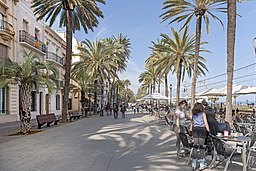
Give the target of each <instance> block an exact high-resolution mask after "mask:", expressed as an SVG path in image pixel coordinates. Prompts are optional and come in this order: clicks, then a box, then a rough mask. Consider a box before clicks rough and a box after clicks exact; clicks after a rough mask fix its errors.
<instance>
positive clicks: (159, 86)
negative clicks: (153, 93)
mask: <svg viewBox="0 0 256 171" xmlns="http://www.w3.org/2000/svg"><path fill="white" fill-rule="evenodd" d="M160 91H161V77H159V80H158V93H160Z"/></svg>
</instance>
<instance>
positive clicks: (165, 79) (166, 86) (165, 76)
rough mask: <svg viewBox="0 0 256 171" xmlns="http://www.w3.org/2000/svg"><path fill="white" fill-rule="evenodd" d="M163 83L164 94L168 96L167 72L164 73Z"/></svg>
mask: <svg viewBox="0 0 256 171" xmlns="http://www.w3.org/2000/svg"><path fill="white" fill-rule="evenodd" d="M164 84H165V96H166V97H168V78H167V74H165V75H164Z"/></svg>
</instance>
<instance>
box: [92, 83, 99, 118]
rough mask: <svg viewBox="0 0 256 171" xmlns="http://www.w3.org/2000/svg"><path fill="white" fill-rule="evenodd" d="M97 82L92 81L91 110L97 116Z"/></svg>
mask: <svg viewBox="0 0 256 171" xmlns="http://www.w3.org/2000/svg"><path fill="white" fill-rule="evenodd" d="M97 86H98V85H97V80H95V81H94V108H93V114H94V115H96V114H97V100H98V97H97V96H98V92H97V91H98V89H97Z"/></svg>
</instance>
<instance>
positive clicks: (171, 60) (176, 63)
mask: <svg viewBox="0 0 256 171" xmlns="http://www.w3.org/2000/svg"><path fill="white" fill-rule="evenodd" d="M171 32H172V36H173V38H171V37H170V36H169V35H167V34H161V37H162V39H163V40H162V41H163V42H164V45H156V46H155V50H156V51H160V52H163V53H168V55H166V56H163V57H162V58H160V59H159V60H158V62H157V63H156V65H160V66H164V67H166V69H170V70H172V71H173V73H175V74H176V78H177V88H176V106H177V104H178V102H179V97H180V83H181V80H183V79H184V76H185V73H187V74H188V76H189V77H190V76H191V73H192V70H193V69H194V65H193V64H194V61H195V59H194V53H195V42H196V37H195V36H194V35H189V34H188V27H186V28H185V30H184V31H183V33H182V32H177V31H175V30H174V29H173V28H172V29H171ZM200 51H206V50H200ZM204 62H205V59H204V58H203V57H201V56H199V62H198V68H199V71H200V73H201V74H204V75H205V70H206V71H207V68H206V66H205V64H204Z"/></svg>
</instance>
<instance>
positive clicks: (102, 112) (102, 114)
mask: <svg viewBox="0 0 256 171" xmlns="http://www.w3.org/2000/svg"><path fill="white" fill-rule="evenodd" d="M100 116H104V106H103V104H101V105H100Z"/></svg>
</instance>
